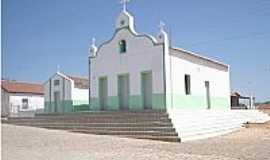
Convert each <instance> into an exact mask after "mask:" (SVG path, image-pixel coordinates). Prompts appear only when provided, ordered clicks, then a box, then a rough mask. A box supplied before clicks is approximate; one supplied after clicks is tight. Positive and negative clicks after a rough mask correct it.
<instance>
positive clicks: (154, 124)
mask: <svg viewBox="0 0 270 160" xmlns="http://www.w3.org/2000/svg"><path fill="white" fill-rule="evenodd" d="M12 124H16V125H26V126H88V127H173V125H172V123H164V122H144V123H136V122H134V123H48V122H41V123H40V122H32V123H20V122H18V123H12Z"/></svg>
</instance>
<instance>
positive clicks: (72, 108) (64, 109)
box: [44, 100, 89, 113]
mask: <svg viewBox="0 0 270 160" xmlns="http://www.w3.org/2000/svg"><path fill="white" fill-rule="evenodd" d="M86 110H89V105H88V102H85V101H84V102H83V101H79V102H78V101H71V100H69V101H68V100H66V101H60V102H58V104H56V102H45V108H44V111H45V112H46V113H54V112H57V113H69V112H79V111H86Z"/></svg>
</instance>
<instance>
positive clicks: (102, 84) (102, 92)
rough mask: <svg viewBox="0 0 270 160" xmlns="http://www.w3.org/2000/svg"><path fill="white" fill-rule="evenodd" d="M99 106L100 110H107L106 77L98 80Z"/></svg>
mask: <svg viewBox="0 0 270 160" xmlns="http://www.w3.org/2000/svg"><path fill="white" fill-rule="evenodd" d="M98 88H99V91H98V92H99V104H100V110H102V111H103V110H106V109H107V99H108V80H107V77H101V78H99V87H98Z"/></svg>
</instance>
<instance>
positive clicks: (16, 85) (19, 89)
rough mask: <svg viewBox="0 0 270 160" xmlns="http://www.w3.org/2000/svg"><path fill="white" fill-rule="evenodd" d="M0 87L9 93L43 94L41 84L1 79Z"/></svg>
mask: <svg viewBox="0 0 270 160" xmlns="http://www.w3.org/2000/svg"><path fill="white" fill-rule="evenodd" d="M1 88H3V89H4V90H6V91H7V92H9V93H31V94H40V95H43V94H44V92H43V86H42V85H41V84H33V83H26V82H18V81H7V80H2V81H1Z"/></svg>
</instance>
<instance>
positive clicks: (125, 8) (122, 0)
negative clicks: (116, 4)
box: [120, 0, 130, 11]
mask: <svg viewBox="0 0 270 160" xmlns="http://www.w3.org/2000/svg"><path fill="white" fill-rule="evenodd" d="M129 2H130V0H120V3H121V4H123V11H127V3H129Z"/></svg>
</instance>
